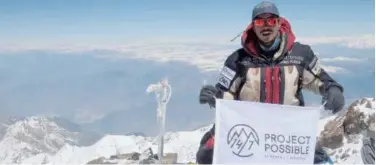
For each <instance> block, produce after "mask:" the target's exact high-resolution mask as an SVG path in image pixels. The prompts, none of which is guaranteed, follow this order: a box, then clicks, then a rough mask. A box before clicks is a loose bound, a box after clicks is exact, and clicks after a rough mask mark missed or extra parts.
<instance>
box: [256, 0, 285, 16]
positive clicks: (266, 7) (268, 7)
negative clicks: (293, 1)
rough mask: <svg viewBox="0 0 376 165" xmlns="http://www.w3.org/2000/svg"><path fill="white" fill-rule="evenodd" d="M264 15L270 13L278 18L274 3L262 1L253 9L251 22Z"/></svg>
mask: <svg viewBox="0 0 376 165" xmlns="http://www.w3.org/2000/svg"><path fill="white" fill-rule="evenodd" d="M264 13H271V14H274V15H276V16H279V11H278V8H277V6H276V5H275V4H274V3H272V2H269V1H262V2H261V3H259V4H257V5H256V6H255V7H254V8H253V12H252V20H253V19H255V18H256V17H257V16H258V15H260V14H264Z"/></svg>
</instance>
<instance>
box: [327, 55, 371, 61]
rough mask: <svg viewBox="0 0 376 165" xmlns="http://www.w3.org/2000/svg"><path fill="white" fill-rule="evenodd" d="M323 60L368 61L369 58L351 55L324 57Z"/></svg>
mask: <svg viewBox="0 0 376 165" xmlns="http://www.w3.org/2000/svg"><path fill="white" fill-rule="evenodd" d="M321 61H325V62H363V61H367V58H351V57H342V56H338V57H334V58H322V59H321Z"/></svg>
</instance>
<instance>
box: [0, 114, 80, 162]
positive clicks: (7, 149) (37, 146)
mask: <svg viewBox="0 0 376 165" xmlns="http://www.w3.org/2000/svg"><path fill="white" fill-rule="evenodd" d="M6 121H7V123H8V124H3V125H2V126H3V127H2V129H1V130H2V132H3V135H2V138H1V142H0V148H1V150H0V163H20V162H21V161H23V160H24V159H26V158H27V157H30V156H34V155H37V154H40V153H47V154H55V153H56V152H57V151H59V150H60V149H61V148H62V147H63V146H64V145H65V144H72V145H74V144H78V140H79V138H80V136H81V135H80V133H79V132H70V131H68V130H66V129H64V128H62V127H61V126H59V125H58V124H56V123H55V122H54V121H53V120H52V119H50V118H48V117H45V116H30V117H25V118H23V119H18V118H9V119H8V120H6Z"/></svg>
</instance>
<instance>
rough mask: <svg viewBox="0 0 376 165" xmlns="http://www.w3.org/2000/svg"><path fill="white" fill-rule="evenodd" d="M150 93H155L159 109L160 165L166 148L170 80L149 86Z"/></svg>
mask: <svg viewBox="0 0 376 165" xmlns="http://www.w3.org/2000/svg"><path fill="white" fill-rule="evenodd" d="M146 91H147V92H148V93H149V92H155V94H156V99H157V102H158V109H157V124H158V126H159V136H158V141H159V142H158V159H159V161H158V162H159V163H160V164H162V162H163V148H164V147H163V146H164V133H165V121H166V104H167V102H168V101H169V99H170V97H171V93H172V92H171V86H170V85H169V84H168V80H167V79H164V80H161V81H160V82H159V83H158V84H151V85H149V87H148V89H147V90H146Z"/></svg>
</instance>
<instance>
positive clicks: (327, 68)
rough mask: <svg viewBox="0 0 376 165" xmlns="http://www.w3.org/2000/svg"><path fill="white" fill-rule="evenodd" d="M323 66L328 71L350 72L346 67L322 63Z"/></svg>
mask: <svg viewBox="0 0 376 165" xmlns="http://www.w3.org/2000/svg"><path fill="white" fill-rule="evenodd" d="M321 67H322V68H323V69H324V70H325V71H326V72H328V73H348V72H349V71H348V70H347V69H345V68H341V67H337V66H326V65H321Z"/></svg>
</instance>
